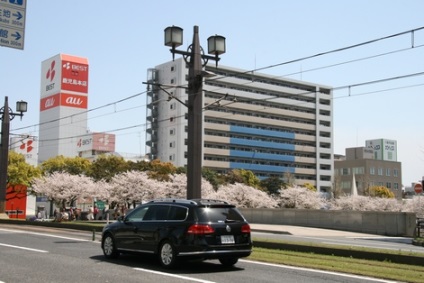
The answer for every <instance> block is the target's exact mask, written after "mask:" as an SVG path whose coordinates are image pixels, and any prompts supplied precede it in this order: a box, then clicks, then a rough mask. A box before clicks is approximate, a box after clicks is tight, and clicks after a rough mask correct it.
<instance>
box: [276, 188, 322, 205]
mask: <svg viewBox="0 0 424 283" xmlns="http://www.w3.org/2000/svg"><path fill="white" fill-rule="evenodd" d="M277 201H278V203H279V206H280V207H283V208H300V209H322V208H324V207H327V200H326V199H325V198H324V197H322V196H321V195H320V194H319V193H318V192H315V191H312V190H310V189H308V188H305V187H289V188H287V189H284V190H281V191H280V195H279V196H278V197H277Z"/></svg>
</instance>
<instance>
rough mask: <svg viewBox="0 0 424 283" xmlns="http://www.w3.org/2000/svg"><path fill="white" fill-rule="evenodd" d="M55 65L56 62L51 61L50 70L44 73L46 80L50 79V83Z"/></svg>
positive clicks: (54, 72)
mask: <svg viewBox="0 0 424 283" xmlns="http://www.w3.org/2000/svg"><path fill="white" fill-rule="evenodd" d="M55 65H56V61H52V63H51V64H50V68H49V70H48V71H47V73H46V79H50V81H53V79H54V75H55V74H56V71H55V70H54V66H55Z"/></svg>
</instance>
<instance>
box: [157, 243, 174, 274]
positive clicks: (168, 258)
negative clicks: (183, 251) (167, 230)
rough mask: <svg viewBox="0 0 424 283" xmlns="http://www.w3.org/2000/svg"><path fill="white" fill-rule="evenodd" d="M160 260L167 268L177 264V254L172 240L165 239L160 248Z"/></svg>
mask: <svg viewBox="0 0 424 283" xmlns="http://www.w3.org/2000/svg"><path fill="white" fill-rule="evenodd" d="M159 261H160V264H161V265H162V266H164V267H166V268H172V267H174V266H175V263H176V261H177V256H176V254H175V249H174V246H173V245H172V243H171V242H170V241H164V242H162V244H161V245H160V248H159Z"/></svg>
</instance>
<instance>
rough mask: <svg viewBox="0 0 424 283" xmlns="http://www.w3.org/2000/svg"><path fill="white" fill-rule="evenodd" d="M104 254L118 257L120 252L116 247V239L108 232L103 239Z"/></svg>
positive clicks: (107, 256)
mask: <svg viewBox="0 0 424 283" xmlns="http://www.w3.org/2000/svg"><path fill="white" fill-rule="evenodd" d="M102 249H103V254H104V255H105V257H106V258H117V257H118V256H119V252H118V251H117V249H116V245H115V240H114V239H113V237H112V235H111V234H106V235H105V236H104V238H103V241H102Z"/></svg>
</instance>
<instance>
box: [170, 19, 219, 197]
mask: <svg viewBox="0 0 424 283" xmlns="http://www.w3.org/2000/svg"><path fill="white" fill-rule="evenodd" d="M182 41H183V29H182V28H180V27H176V26H172V27H168V28H166V29H165V45H166V46H170V47H172V48H171V53H172V56H173V58H174V56H175V54H181V55H183V57H184V60H185V61H186V63H187V65H188V68H189V70H188V105H187V107H188V133H187V199H200V198H201V197H202V163H203V78H204V77H205V76H206V75H204V71H203V66H205V65H206V64H207V62H208V60H214V61H216V65H217V66H218V61H219V60H220V58H219V57H218V55H220V54H223V53H225V37H223V36H219V35H215V36H210V37H209V38H208V53H209V54H213V55H215V56H208V55H205V54H202V52H203V49H202V47H201V46H200V43H199V27H198V26H194V28H193V42H192V44H191V45H190V46H189V47H188V50H187V51H180V50H176V49H175V47H178V46H180V45H182Z"/></svg>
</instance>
